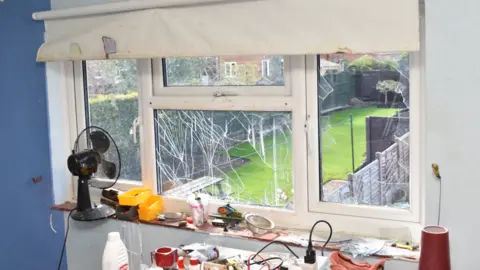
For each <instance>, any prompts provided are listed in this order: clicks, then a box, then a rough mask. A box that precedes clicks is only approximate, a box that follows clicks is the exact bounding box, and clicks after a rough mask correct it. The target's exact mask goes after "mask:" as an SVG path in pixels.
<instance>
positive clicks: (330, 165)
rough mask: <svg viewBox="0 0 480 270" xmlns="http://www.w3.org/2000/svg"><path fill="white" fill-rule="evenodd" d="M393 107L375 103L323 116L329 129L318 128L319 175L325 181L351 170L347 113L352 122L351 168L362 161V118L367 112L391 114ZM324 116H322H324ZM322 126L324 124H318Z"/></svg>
mask: <svg viewBox="0 0 480 270" xmlns="http://www.w3.org/2000/svg"><path fill="white" fill-rule="evenodd" d="M396 111H397V109H381V108H377V107H365V108H353V109H348V110H344V111H338V112H334V113H332V114H331V115H330V116H329V117H326V119H327V121H328V118H330V119H329V123H330V126H331V129H328V130H327V131H326V132H322V135H323V137H322V179H323V183H326V182H328V181H330V180H333V179H343V180H346V179H347V175H348V174H349V173H351V172H352V148H351V136H350V121H349V119H350V114H352V124H353V144H354V152H355V154H354V157H355V163H354V164H355V168H358V167H359V166H360V165H362V163H363V160H364V159H365V156H364V154H365V153H366V151H367V142H366V121H365V118H366V117H368V116H392V115H393V114H394V113H395V112H396ZM324 119H325V118H324ZM322 126H325V125H323V124H322Z"/></svg>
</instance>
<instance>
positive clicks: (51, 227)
mask: <svg viewBox="0 0 480 270" xmlns="http://www.w3.org/2000/svg"><path fill="white" fill-rule="evenodd" d="M50 229H51V230H52V231H53V232H54V233H57V231H56V230H55V228H53V221H52V213H50Z"/></svg>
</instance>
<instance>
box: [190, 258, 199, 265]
mask: <svg viewBox="0 0 480 270" xmlns="http://www.w3.org/2000/svg"><path fill="white" fill-rule="evenodd" d="M198 263H199V262H198V259H197V258H191V259H190V265H191V266H195V265H198Z"/></svg>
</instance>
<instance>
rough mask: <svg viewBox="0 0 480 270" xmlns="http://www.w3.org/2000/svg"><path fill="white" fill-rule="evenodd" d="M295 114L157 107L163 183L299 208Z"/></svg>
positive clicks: (171, 189) (182, 192) (165, 188)
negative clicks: (295, 190)
mask: <svg viewBox="0 0 480 270" xmlns="http://www.w3.org/2000/svg"><path fill="white" fill-rule="evenodd" d="M291 122H292V121H291V113H290V112H248V111H194V110H155V133H156V134H155V135H156V138H157V140H156V142H157V143H156V162H157V171H158V173H157V177H158V186H159V187H160V189H161V191H162V193H163V194H167V195H170V196H177V197H186V196H188V195H189V194H192V193H194V192H200V191H203V192H207V193H209V194H210V195H211V196H213V197H214V198H216V199H219V200H223V201H226V202H231V203H243V204H253V205H261V206H269V207H281V208H290V209H291V208H293V177H292V149H291V146H292V144H291V138H292V130H291V125H292V124H291Z"/></svg>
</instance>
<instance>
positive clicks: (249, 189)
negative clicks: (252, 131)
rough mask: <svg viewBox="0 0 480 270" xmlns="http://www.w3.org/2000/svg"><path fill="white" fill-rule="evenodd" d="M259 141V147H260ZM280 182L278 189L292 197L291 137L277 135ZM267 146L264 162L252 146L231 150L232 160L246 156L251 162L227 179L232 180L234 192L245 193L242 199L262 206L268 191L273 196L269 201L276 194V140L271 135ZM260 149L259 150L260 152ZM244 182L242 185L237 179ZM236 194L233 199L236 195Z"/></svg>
mask: <svg viewBox="0 0 480 270" xmlns="http://www.w3.org/2000/svg"><path fill="white" fill-rule="evenodd" d="M258 144H259V143H258V142H257V148H258ZM276 144H277V147H276V151H277V152H276V156H277V162H276V163H277V183H278V188H281V189H283V190H285V191H286V192H287V194H288V195H289V196H291V195H292V192H291V189H292V186H293V182H292V158H291V157H292V155H291V136H290V135H283V134H282V135H279V134H277V142H276ZM264 145H265V149H266V150H265V159H262V157H261V153H258V152H257V151H256V150H255V149H254V148H253V146H252V145H251V144H250V143H242V144H240V145H237V146H236V147H235V148H233V149H231V150H230V151H229V154H230V156H232V157H244V156H247V155H250V156H248V157H246V158H247V159H249V161H250V162H249V163H248V164H246V165H244V166H242V167H240V168H237V169H236V170H234V171H230V172H228V173H227V176H228V177H229V178H230V179H231V180H233V181H230V183H231V186H232V191H233V192H235V193H237V191H242V190H243V192H240V194H235V195H239V196H240V198H242V199H245V200H248V201H254V202H257V203H260V202H261V201H262V200H263V201H265V191H267V194H268V195H270V196H267V198H268V200H274V197H273V195H274V194H275V186H274V174H275V172H274V169H273V164H274V162H273V152H274V151H273V137H272V136H269V137H266V138H265V139H264ZM258 150H259V149H258ZM240 179H241V180H242V181H241V182H243V186H242V185H241V182H240V181H238V180H240ZM235 195H234V196H235Z"/></svg>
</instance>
